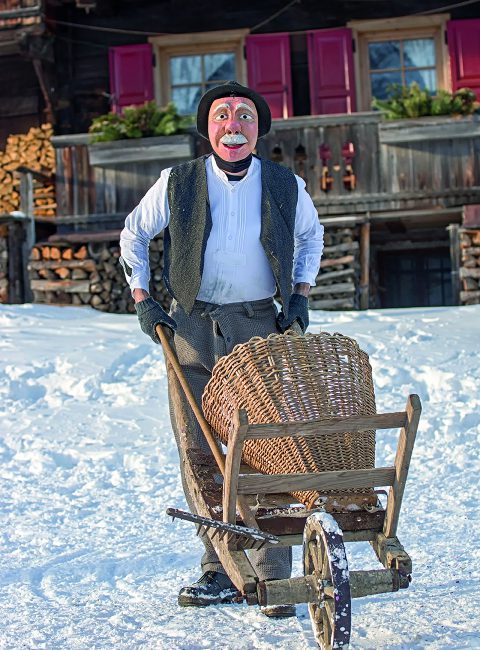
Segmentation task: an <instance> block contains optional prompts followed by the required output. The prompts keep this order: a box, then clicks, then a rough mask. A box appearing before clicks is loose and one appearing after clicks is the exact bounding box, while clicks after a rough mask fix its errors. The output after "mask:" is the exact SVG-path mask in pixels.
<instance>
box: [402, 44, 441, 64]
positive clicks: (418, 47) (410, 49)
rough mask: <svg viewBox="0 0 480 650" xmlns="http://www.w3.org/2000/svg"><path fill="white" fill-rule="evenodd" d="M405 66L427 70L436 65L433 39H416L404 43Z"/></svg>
mask: <svg viewBox="0 0 480 650" xmlns="http://www.w3.org/2000/svg"><path fill="white" fill-rule="evenodd" d="M403 65H404V66H405V67H407V68H408V67H410V66H411V67H413V68H420V67H421V68H426V67H427V66H434V65H435V44H434V42H433V38H416V39H414V40H409V41H403Z"/></svg>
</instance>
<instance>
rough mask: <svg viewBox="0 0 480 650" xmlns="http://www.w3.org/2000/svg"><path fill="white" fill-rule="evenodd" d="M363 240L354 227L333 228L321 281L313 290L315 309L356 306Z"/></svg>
mask: <svg viewBox="0 0 480 650" xmlns="http://www.w3.org/2000/svg"><path fill="white" fill-rule="evenodd" d="M358 256H359V243H358V241H356V240H355V231H354V230H352V228H329V229H328V230H326V231H325V234H324V249H323V255H322V260H321V262H320V273H319V274H318V276H317V284H316V286H315V287H312V288H311V290H310V297H309V303H310V308H311V309H354V308H355V306H356V305H355V284H356V276H357V275H358V268H359V262H358Z"/></svg>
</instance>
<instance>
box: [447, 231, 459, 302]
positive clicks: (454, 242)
mask: <svg viewBox="0 0 480 650" xmlns="http://www.w3.org/2000/svg"><path fill="white" fill-rule="evenodd" d="M447 230H448V234H449V236H450V262H451V265H452V270H451V271H450V275H451V278H452V298H453V304H454V305H459V304H460V233H459V231H460V226H459V224H458V223H451V224H450V225H449V226H448V228H447Z"/></svg>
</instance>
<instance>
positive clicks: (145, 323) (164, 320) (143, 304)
mask: <svg viewBox="0 0 480 650" xmlns="http://www.w3.org/2000/svg"><path fill="white" fill-rule="evenodd" d="M135 311H136V312H137V316H138V320H139V322H140V327H141V328H142V332H145V334H147V335H148V336H150V338H151V339H152V341H153V342H154V343H160V341H159V339H158V336H157V333H156V331H155V327H156V326H157V325H166V326H167V327H170V329H172V330H173V331H175V330H176V329H177V324H176V322H175V321H174V320H173V318H170V316H169V315H168V314H167V313H166V312H165V311H164V310H163V309H162V307H161V306H160V305H159V304H158V302H156V300H154V299H153V298H152V297H151V296H149V297H148V298H145V300H141V301H140V302H137V303H135Z"/></svg>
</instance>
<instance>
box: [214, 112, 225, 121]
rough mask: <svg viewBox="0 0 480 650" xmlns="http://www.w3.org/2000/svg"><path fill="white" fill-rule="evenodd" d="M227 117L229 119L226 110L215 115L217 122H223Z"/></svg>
mask: <svg viewBox="0 0 480 650" xmlns="http://www.w3.org/2000/svg"><path fill="white" fill-rule="evenodd" d="M226 119H227V114H226V112H225V111H223V112H222V113H218V114H217V115H215V121H217V122H221V121H222V120H226Z"/></svg>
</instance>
